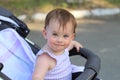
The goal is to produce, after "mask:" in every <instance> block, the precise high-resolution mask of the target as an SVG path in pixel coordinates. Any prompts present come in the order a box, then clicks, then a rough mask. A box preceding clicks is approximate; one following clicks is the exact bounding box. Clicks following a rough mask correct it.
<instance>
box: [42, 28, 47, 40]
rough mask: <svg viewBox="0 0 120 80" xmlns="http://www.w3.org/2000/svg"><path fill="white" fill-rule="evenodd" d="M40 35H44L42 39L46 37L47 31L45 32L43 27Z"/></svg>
mask: <svg viewBox="0 0 120 80" xmlns="http://www.w3.org/2000/svg"><path fill="white" fill-rule="evenodd" d="M42 35H43V37H44V39H47V37H46V36H47V32H46V30H45V29H43V30H42Z"/></svg>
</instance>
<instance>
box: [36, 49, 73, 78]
mask: <svg viewBox="0 0 120 80" xmlns="http://www.w3.org/2000/svg"><path fill="white" fill-rule="evenodd" d="M43 52H47V53H48V55H49V56H51V57H52V58H54V59H55V60H56V66H55V67H54V68H53V69H51V70H49V71H48V72H47V74H46V76H45V79H44V80H71V79H72V67H71V62H70V58H69V51H68V49H65V51H64V53H63V54H62V55H57V56H56V55H54V54H52V53H50V52H48V51H46V50H40V51H39V52H38V54H37V55H41V54H42V53H43Z"/></svg>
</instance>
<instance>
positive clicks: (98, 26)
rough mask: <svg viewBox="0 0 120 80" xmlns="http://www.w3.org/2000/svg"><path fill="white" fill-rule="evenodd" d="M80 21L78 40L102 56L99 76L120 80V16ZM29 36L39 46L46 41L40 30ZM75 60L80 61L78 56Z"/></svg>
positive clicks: (109, 79)
mask: <svg viewBox="0 0 120 80" xmlns="http://www.w3.org/2000/svg"><path fill="white" fill-rule="evenodd" d="M79 22H80V24H79V25H78V29H77V35H76V40H77V41H80V42H81V43H82V44H83V45H84V47H87V48H89V49H90V50H92V51H93V52H95V53H96V54H97V55H98V56H99V57H100V58H101V60H102V63H101V71H100V74H99V77H100V78H102V79H103V80H119V79H120V69H119V68H120V16H114V17H111V18H110V17H104V18H101V19H100V18H99V19H85V20H79ZM28 37H29V38H30V39H31V40H32V41H34V42H36V43H37V44H38V45H39V46H42V45H43V44H44V42H45V41H44V40H43V39H42V38H41V33H40V32H38V30H32V31H31V33H30V35H29V36H28ZM81 61H82V60H81ZM73 62H75V64H79V63H80V61H79V60H78V59H76V58H73ZM83 62H84V60H83Z"/></svg>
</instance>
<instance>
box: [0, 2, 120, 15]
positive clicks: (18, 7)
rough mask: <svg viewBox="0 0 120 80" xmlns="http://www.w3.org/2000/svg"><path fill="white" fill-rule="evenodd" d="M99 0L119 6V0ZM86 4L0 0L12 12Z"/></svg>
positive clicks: (84, 4) (74, 6) (27, 11)
mask: <svg viewBox="0 0 120 80" xmlns="http://www.w3.org/2000/svg"><path fill="white" fill-rule="evenodd" d="M84 1H86V0H84ZM91 1H94V0H91ZM100 1H107V2H108V3H110V4H113V5H117V6H120V0H100ZM88 5H91V4H90V3H87V2H83V3H82V4H79V3H67V0H0V6H3V7H6V8H8V9H9V10H11V11H12V12H15V13H16V14H21V13H31V12H34V11H35V10H36V9H39V10H42V11H44V10H50V9H51V8H55V7H63V8H73V9H76V8H77V9H80V8H81V7H83V8H85V7H86V6H88ZM92 5H93V4H92ZM105 6H107V5H105ZM89 7H90V6H89Z"/></svg>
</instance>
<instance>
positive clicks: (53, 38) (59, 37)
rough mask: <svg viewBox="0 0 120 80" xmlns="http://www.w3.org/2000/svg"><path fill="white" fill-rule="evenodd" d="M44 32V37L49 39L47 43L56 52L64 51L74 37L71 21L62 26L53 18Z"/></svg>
mask: <svg viewBox="0 0 120 80" xmlns="http://www.w3.org/2000/svg"><path fill="white" fill-rule="evenodd" d="M44 32H45V35H44V37H45V38H46V39H47V45H48V46H49V48H50V49H51V50H52V51H53V52H54V53H59V52H63V51H64V49H65V48H67V47H68V46H69V44H70V42H71V41H72V40H73V39H74V33H73V26H72V23H71V22H68V23H67V24H66V25H65V26H62V25H60V24H59V22H58V21H57V20H52V21H50V23H49V25H48V26H47V27H46V30H45V31H44Z"/></svg>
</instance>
